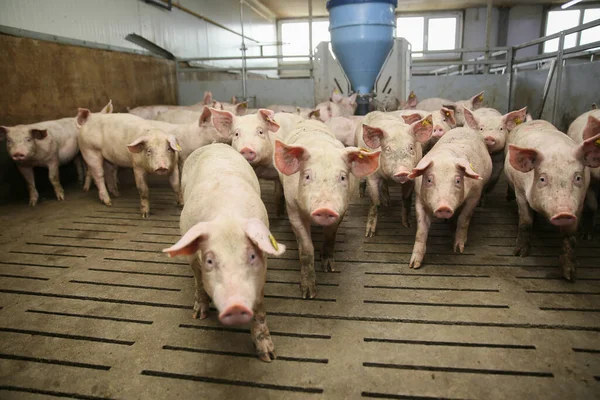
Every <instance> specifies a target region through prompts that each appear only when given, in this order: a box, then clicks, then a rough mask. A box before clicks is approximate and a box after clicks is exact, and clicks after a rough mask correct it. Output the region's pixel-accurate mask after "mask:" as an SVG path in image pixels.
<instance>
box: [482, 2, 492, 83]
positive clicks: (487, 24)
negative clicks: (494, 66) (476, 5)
mask: <svg viewBox="0 0 600 400" xmlns="http://www.w3.org/2000/svg"><path fill="white" fill-rule="evenodd" d="M491 41H492V0H488V2H487V18H486V21H485V57H484V58H483V59H484V60H486V61H488V60H489V59H490V47H492V46H491ZM483 71H484V73H485V74H489V73H490V64H486V65H485V66H484V67H483Z"/></svg>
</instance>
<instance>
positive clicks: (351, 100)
mask: <svg viewBox="0 0 600 400" xmlns="http://www.w3.org/2000/svg"><path fill="white" fill-rule="evenodd" d="M357 94H358V93H353V94H352V95H351V96H350V97H348V100H347V101H348V104H350V105H353V104H355V103H356V95H357Z"/></svg>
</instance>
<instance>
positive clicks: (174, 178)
mask: <svg viewBox="0 0 600 400" xmlns="http://www.w3.org/2000/svg"><path fill="white" fill-rule="evenodd" d="M180 182H181V180H180V179H179V166H175V168H173V172H171V176H169V184H170V185H171V188H172V189H173V192H175V201H176V202H177V206H178V207H183V192H182V191H181V184H180Z"/></svg>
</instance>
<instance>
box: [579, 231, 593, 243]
mask: <svg viewBox="0 0 600 400" xmlns="http://www.w3.org/2000/svg"><path fill="white" fill-rule="evenodd" d="M593 238H594V235H592V233H591V232H582V233H581V240H586V241H587V240H592V239H593Z"/></svg>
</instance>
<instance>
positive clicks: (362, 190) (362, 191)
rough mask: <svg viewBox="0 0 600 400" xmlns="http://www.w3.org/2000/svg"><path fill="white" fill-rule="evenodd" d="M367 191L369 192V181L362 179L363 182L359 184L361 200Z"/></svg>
mask: <svg viewBox="0 0 600 400" xmlns="http://www.w3.org/2000/svg"><path fill="white" fill-rule="evenodd" d="M366 191H367V180H366V179H361V181H360V182H359V184H358V197H360V198H361V199H362V198H363V197H365V192H366Z"/></svg>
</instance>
